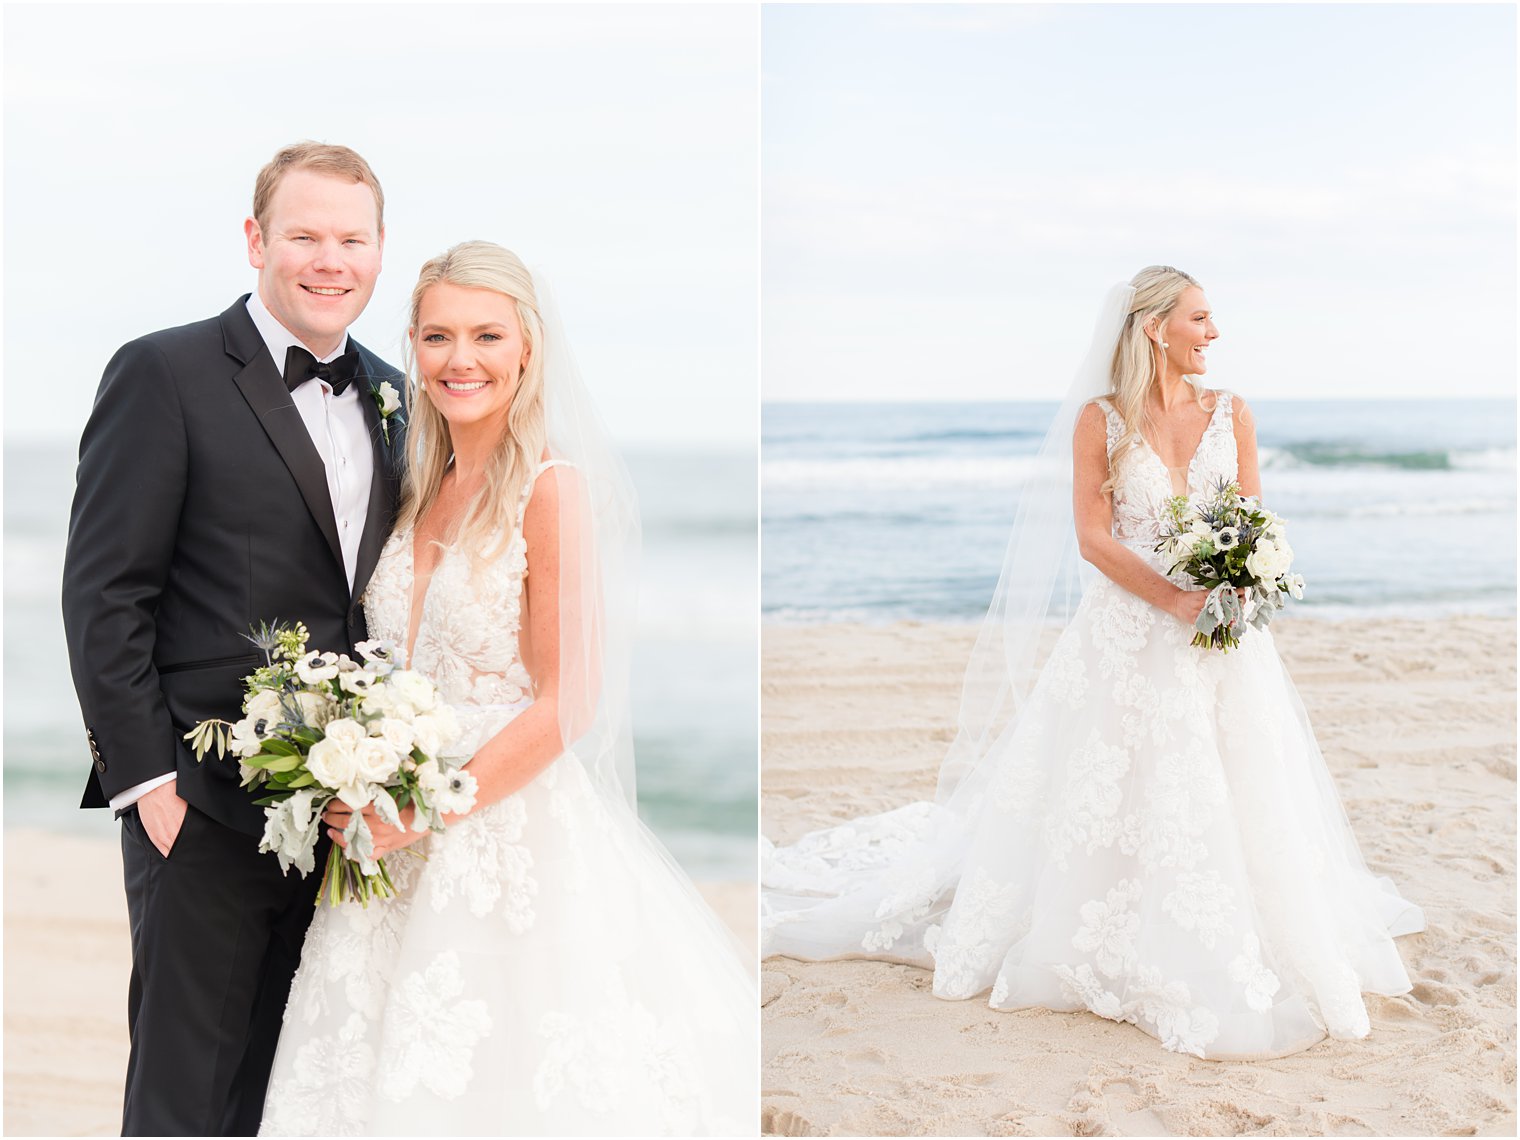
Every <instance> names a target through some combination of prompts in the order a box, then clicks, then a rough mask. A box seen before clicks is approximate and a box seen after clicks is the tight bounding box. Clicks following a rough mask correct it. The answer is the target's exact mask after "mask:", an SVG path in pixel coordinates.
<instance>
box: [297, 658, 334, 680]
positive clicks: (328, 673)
mask: <svg viewBox="0 0 1520 1140" xmlns="http://www.w3.org/2000/svg"><path fill="white" fill-rule="evenodd" d="M337 675H338V655H337V654H336V653H308V654H307V655H306V656H305V657H303V658H301V659H300V660H299V661H297V662H296V676H297V677H299V678H301V683H302V684H303V685H320V684H321V683H322V682H323V681H331V680H332V679H333V678H334V677H336V676H337Z"/></svg>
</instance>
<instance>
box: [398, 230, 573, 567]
mask: <svg viewBox="0 0 1520 1140" xmlns="http://www.w3.org/2000/svg"><path fill="white" fill-rule="evenodd" d="M443 283H447V284H450V285H458V286H460V287H461V288H465V289H490V290H492V291H493V292H497V293H501V294H503V295H504V296H507V297H510V298H511V299H512V301H513V305H514V308H515V309H516V310H517V319H518V323H519V324H520V325H521V326H522V338H523V345H524V346H525V348H526V349H527V353H528V360H527V363H526V364H525V365H524V367H523V370H522V375H521V376H520V377H519V378H518V381H517V390H516V391H515V392H514V393H513V394H512V403H511V405H510V406H509V407H508V408H507V428H506V431H504V432H502V435H501V439H500V441H499V442H498V443H497V445H496V448H495V450H494V451H493V452H492V453H491V457H490V459H489V460H488V461H487V464H486V473H485V483H484V485H483V486H482V487H481V488H480V490H479V491H478V492H476V494H475V496H474V497H473V498H472V499H471V500H470V505H469V507H468V508H466V510H465V513H464V517H463V518H462V519H461V520H460V522H459V528H458V531H457V533H456V534H455V535H454V536H453V538H454V541H456V542H457V543H458V544H459V546H460V548H461V549H463V550H465V551H467V552H468V553H470V554H471V555H472V556H475V557H480V558H490V557H494V556H496V555H497V554H498V553H500V550H501V548H502V544H503V543H505V542H506V541H507V540H508V539H509V537H510V536H511V534H512V531H513V528H514V527H516V525H517V507H518V503H519V501H520V500H521V498H522V494H523V491H524V489H525V488H527V487H528V485H529V484H530V483H531V482H532V479H533V474H534V472H535V471H536V470H537V468H538V463H539V457H540V456H542V455H543V453H544V445H545V431H544V366H543V358H544V327H543V321H542V320H541V319H540V318H539V314H538V295H537V293H536V292H535V291H534V288H533V275H532V274H531V273H529V272H528V268H527V266H525V265H523V263H522V261H521V259H519V258H518V256H517V255H516V254H515V253H513V252H512V251H511V250H508V249H503V248H502V247H501V246H499V245H496V244H495V243H494V242H488V241H466V242H460V243H459V244H458V245H456V246H454V247H453V248H452V249H450V250H448V251H446V252H444V253H442V254H439V255H438V256H437V257H435V258H433V259H432V260H431V261H429V262H428V263H427V264H426V265H424V266H423V267H422V272H421V273H420V274H419V275H418V277H417V286H416V288H414V289H413V290H412V307H411V319H410V322H409V327H410V329H411V331H412V333H413V334H414V335H415V333H416V331H417V327H418V323H419V314H420V313H421V310H422V298H423V297H424V296H425V295H426V293H427V291H428V290H429V289H431V288H432V287H433V286H434V285H439V284H443ZM405 363H406V378H407V385H408V388H409V392H410V396H411V399H410V401H409V403H410V405H411V423H410V425H409V428H408V431H409V439H410V444H409V449H410V452H411V455H410V459H411V462H410V463H409V464H408V465H407V471H406V475H405V479H404V482H403V492H402V506H401V514H400V518H399V519H398V521H397V524H396V525H397V528H398V529H400V528H402V527H407V526H415V525H416V523H417V521H418V520H419V519H421V518H422V517H423V516H424V515H426V514H427V512H428V509H429V508H430V507H431V506H432V505H433V503H434V502H436V501H437V499H438V492H439V489H440V488H441V487H442V486H443V477H444V475H445V473H446V472H447V471H448V469H449V464H450V463H451V462H452V461H453V458H454V444H453V440H452V438H451V437H450V435H449V422H448V420H446V419H445V418H444V417H443V413H441V412H440V411H439V410H438V409H437V408H436V407H434V406H433V402H432V400H430V399H429V398H428V397H427V396H426V395H424V394H423V392H422V391H421V384H422V379H423V378H422V377H421V376H420V375H419V374H418V371H417V354H416V352H415V350H414V349H413V346H412V339H411V337H410V336H409V337H408V338H407V342H406V348H405Z"/></svg>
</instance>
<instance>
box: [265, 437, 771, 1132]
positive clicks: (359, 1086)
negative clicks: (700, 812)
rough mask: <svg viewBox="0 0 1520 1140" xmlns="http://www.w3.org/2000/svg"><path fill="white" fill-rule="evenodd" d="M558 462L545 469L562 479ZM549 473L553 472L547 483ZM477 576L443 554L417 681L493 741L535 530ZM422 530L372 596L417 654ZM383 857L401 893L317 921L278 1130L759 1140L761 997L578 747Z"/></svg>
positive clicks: (274, 1090)
mask: <svg viewBox="0 0 1520 1140" xmlns="http://www.w3.org/2000/svg"><path fill="white" fill-rule="evenodd" d="M545 466H548V465H545ZM540 470H543V468H540ZM531 491H532V488H531V486H530V487H529V488H528V489H527V490H526V491H525V492H524V496H523V500H522V505H521V506H520V508H519V511H518V528H517V532H516V533H515V534H514V536H513V538H512V541H511V543H510V544H509V545H508V547H507V549H506V550H505V552H504V553H503V555H502V556H501V557H500V558H498V559H497V560H495V561H494V562H493V563H491V564H489V565H487V566H485V567H482V568H480V569H472V565H471V560H470V559H469V558H468V557H466V556H465V555H463V554H461V553H460V552H458V551H456V550H453V549H449V550H447V551H445V553H444V555H443V558H442V561H441V562H440V563H439V564H438V567H437V569H436V570H435V572H434V575H433V578H432V581H431V583H430V585H429V587H428V590H427V594H426V598H425V600H424V603H423V610H422V617H421V624H420V627H419V629H418V633H417V642H416V646H415V650H414V653H413V661H412V663H411V664H412V667H413V668H415V669H417V670H419V671H421V672H422V673H424V674H426V675H427V676H429V677H431V678H432V679H433V680H434V681H435V682H436V683H437V684H438V686H439V688H440V692H441V695H442V697H443V699H445V700H447V701H448V702H449V703H450V704H452V705H453V706H454V707H455V710H456V711H457V712H458V713H459V714H460V720H461V723H462V724H464V725H465V726H466V736H467V737H469V738H470V739H473V740H474V741H476V742H483V741H485V740H488V739H489V738H490V737H491V736H492V735H494V734H495V733H496V732H497V731H499V730H500V729H501V728H502V726H504V725H505V724H506V723H507V722H508V721H510V720H511V719H512V718H513V717H514V716H516V715H517V714H518V713H520V712H522V711H523V710H524V709H526V708H527V707H529V705H531V704H532V700H533V698H532V696H531V685H532V682H531V679H530V678H529V676H528V674H527V672H526V670H525V669H524V667H523V664H522V660H521V658H520V657H519V655H518V646H517V632H518V628H519V624H520V613H521V596H522V590H523V579H524V576H525V574H526V571H527V557H526V544H525V542H524V540H523V537H522V526H521V522H522V516H523V510H524V509H525V508H526V505H527V502H528V498H529V496H530V494H531ZM412 577H413V575H412V534H411V532H410V531H409V530H407V531H400V532H398V533H396V534H393V535H392V536H391V538H390V540H389V541H388V542H387V544H386V546H385V549H384V551H383V552H382V554H381V557H380V562H379V564H378V566H377V567H376V569H375V573H374V576H373V578H372V580H371V584H370V586H369V588H368V590H367V591H366V594H365V613H366V616H367V618H368V622H369V631H370V635H371V636H372V637H373V638H376V639H379V640H386V641H391V642H393V643H394V644H396V645H398V646H404V645H405V644H406V635H407V626H408V621H409V617H410V606H411V596H412ZM411 850H415V851H418V852H420V853H422V854H424V855H426V857H427V858H426V860H425V861H424V860H421V859H416V858H412V857H410V856H409V855H408V854H407V853H406V852H400V853H397V854H396V855H393V856H391V857H390V858H389V859H387V866H388V867H389V868H390V871H391V875H392V878H393V880H394V882H395V884H396V887H397V891H398V894H397V897H395V898H394V899H391V900H386V901H377V902H372V903H371V904H370V905H369V906H368V908H364V907H361V906H360V905H358V904H357V903H344V904H343V905H342V906H340V907H337V908H330V907H327V906H319V907H318V909H317V913H316V917H315V919H314V920H313V922H312V924H311V929H310V931H309V932H308V934H307V936H306V942H305V945H304V948H303V951H302V957H301V965H300V969H299V970H298V971H297V973H296V976H295V981H294V982H293V984H292V986H291V991H290V999H289V1002H288V1004H287V1006H286V1010H285V1020H284V1028H283V1030H282V1034H281V1037H280V1043H279V1050H278V1053H277V1055H276V1058H275V1064H274V1070H273V1073H272V1075H271V1078H270V1084H269V1092H268V1096H267V1098H266V1100H265V1106H264V1120H263V1123H262V1126H261V1128H260V1134H261V1135H285V1136H292V1135H307V1136H313V1135H314V1136H321V1135H329V1136H331V1135H379V1134H389V1135H498V1136H500V1135H518V1136H542V1135H577V1136H584V1135H732V1134H741V1135H753V1134H754V1132H755V1129H756V1127H757V1120H758V1091H757V1088H756V1072H757V1068H756V1066H757V1042H756V1036H757V1029H758V1025H757V1010H758V1003H757V1000H756V994H755V988H754V983H753V980H752V979H751V977H750V974H749V971H748V970H747V969H746V968H745V966H744V965H743V963H742V961H741V959H740V956H739V954H738V952H737V944H736V942H735V940H734V939H733V938H732V936H730V935H729V934H728V932H727V930H726V929H725V928H723V926H722V924H721V923H720V922H719V920H718V919H717V917H716V916H715V915H714V914H713V913H712V912H711V910H709V909H708V908H707V906H706V904H705V903H703V902H702V900H701V898H700V896H699V895H698V894H697V893H696V891H695V888H693V886H692V885H691V883H690V881H689V880H688V879H687V878H686V876H685V875H684V874H683V873H682V872H681V871H680V870H679V869H678V868H677V867H676V865H675V864H674V863H673V862H672V861H671V860H670V857H669V856H668V855H667V854H666V852H665V851H664V849H663V847H661V846H660V844H659V843H658V841H657V840H655V839H654V838H653V837H652V836H651V835H650V834H649V833H648V831H647V830H646V829H645V828H644V827H643V825H642V824H641V823H640V822H639V820H638V819H637V817H636V816H635V815H634V813H633V811H632V809H631V808H630V807H629V806H628V805H627V804H626V802H625V801H624V800H623V799H622V798H621V797H617V798H615V799H614V798H611V797H608V796H606V795H603V794H599V793H598V791H597V790H596V789H595V788H594V786H593V783H592V780H591V778H590V776H589V774H588V773H587V771H586V770H585V768H584V766H583V765H582V763H581V762H580V760H578V759H577V758H576V756H575V755H574V754H573V753H566V754H565V755H563V756H561V757H559V759H557V760H556V761H554V763H552V764H550V765H549V766H548V767H547V768H546V769H545V770H544V771H543V772H542V773H540V774H539V775H538V776H537V777H536V778H535V779H534V780H533V781H532V782H531V783H530V784H529V785H528V786H527V787H525V788H523V789H522V791H520V792H517V793H516V794H514V795H511V796H509V797H507V798H506V799H504V800H501V801H498V802H497V803H494V804H491V805H489V806H487V807H484V808H480V809H478V810H476V811H474V812H472V813H471V814H470V815H468V816H467V817H466V818H465V819H463V820H462V821H460V822H458V823H456V824H454V825H453V826H451V827H449V828H448V829H447V831H445V832H443V833H442V834H439V835H431V836H428V837H425V838H424V839H422V840H421V841H420V842H418V843H417V844H415V845H414V846H413V848H411Z"/></svg>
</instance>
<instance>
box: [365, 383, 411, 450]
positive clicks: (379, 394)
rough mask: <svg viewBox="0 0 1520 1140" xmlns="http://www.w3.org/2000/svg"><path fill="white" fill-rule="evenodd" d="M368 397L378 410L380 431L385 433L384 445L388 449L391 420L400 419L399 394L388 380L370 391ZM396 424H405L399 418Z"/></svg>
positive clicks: (402, 418) (404, 421)
mask: <svg viewBox="0 0 1520 1140" xmlns="http://www.w3.org/2000/svg"><path fill="white" fill-rule="evenodd" d="M370 395H371V396H373V397H374V398H375V407H377V408H379V409H380V430H381V431H383V432H384V433H385V444H386V446H387V447H389V446H390V442H391V419H392V417H400V413H401V393H400V392H398V391H396V388H395V386H394V385H392V384H391V382H390V381H389V380H382V381H380V385H379V387H377V388H371V389H370ZM397 422H398V423H403V424H404V423H406V419H405V417H400V418H398V420H397Z"/></svg>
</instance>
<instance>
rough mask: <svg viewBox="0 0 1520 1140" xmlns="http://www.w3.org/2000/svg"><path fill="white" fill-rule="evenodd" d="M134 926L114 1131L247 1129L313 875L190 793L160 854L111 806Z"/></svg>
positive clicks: (306, 919)
mask: <svg viewBox="0 0 1520 1140" xmlns="http://www.w3.org/2000/svg"><path fill="white" fill-rule="evenodd" d="M121 825H122V827H121V853H122V864H123V868H124V872H125V878H126V888H127V912H128V915H129V916H130V919H131V927H132V983H131V988H130V990H129V991H128V997H127V1025H128V1028H129V1030H130V1032H131V1038H132V1052H131V1057H130V1059H129V1060H128V1062H127V1088H126V1099H125V1103H124V1106H123V1110H122V1124H121V1132H122V1135H123V1136H252V1135H254V1134H255V1133H256V1132H257V1131H258V1127H259V1119H260V1117H261V1115H262V1113H263V1108H264V1090H265V1087H266V1086H267V1085H268V1083H269V1070H270V1068H271V1067H272V1066H273V1064H274V1051H275V1044H276V1042H277V1041H278V1040H279V1035H280V1021H281V1018H282V1017H283V1015H284V1011H285V999H286V997H287V996H288V994H289V992H290V981H291V978H292V977H293V976H294V974H295V970H296V964H297V962H298V961H299V960H300V955H301V942H302V940H303V939H304V937H305V935H306V928H307V926H308V925H310V923H311V918H312V908H313V904H314V902H315V899H316V893H317V887H318V885H319V882H320V880H321V868H322V858H323V857H324V856H325V855H326V853H327V843H326V841H325V840H324V841H323V843H322V844H321V845H320V846H319V848H318V858H317V872H316V873H314V874H312V875H308V876H307V877H306V878H304V879H303V878H302V877H301V876H300V874H299V872H297V871H296V870H295V869H294V868H292V869H291V871H290V874H289V875H282V874H281V873H280V866H279V863H278V862H277V861H276V860H275V858H274V856H273V855H262V854H260V853H259V849H258V840H257V839H256V838H255V837H254V836H252V835H248V834H245V833H243V832H240V831H234V830H233V829H231V828H229V827H226V826H224V825H223V824H221V823H218V822H217V821H216V820H214V819H212V818H211V817H210V816H208V815H206V814H205V813H204V812H201V811H199V810H197V809H196V808H195V807H190V808H189V809H188V810H187V811H186V813H185V822H184V827H183V828H182V830H181V831H180V834H179V838H178V839H177V840H176V841H175V844H174V847H173V848H172V849H171V850H170V852H169V856H168V858H165V857H164V856H163V855H160V854H159V852H158V849H157V848H156V847H154V846H153V842H152V841H151V840H150V839H149V838H148V836H147V833H146V831H145V830H144V829H143V825H142V821H141V820H140V819H139V818H138V815H137V810H136V809H135V808H129V809H127V811H126V812H125V813H123V815H122V817H121Z"/></svg>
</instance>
